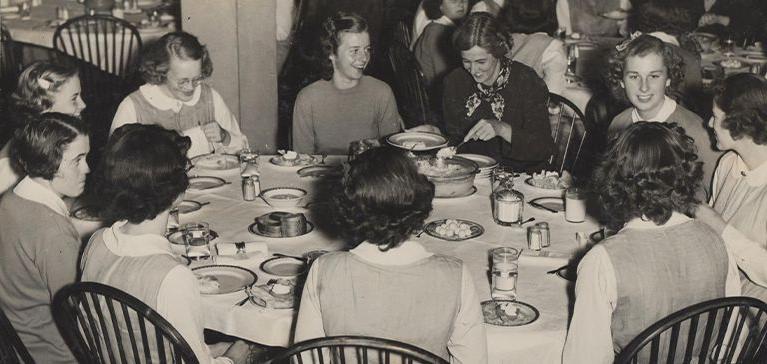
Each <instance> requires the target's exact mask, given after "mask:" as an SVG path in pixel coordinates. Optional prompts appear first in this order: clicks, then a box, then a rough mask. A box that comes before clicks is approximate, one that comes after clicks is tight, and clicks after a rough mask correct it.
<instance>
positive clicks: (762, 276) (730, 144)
mask: <svg viewBox="0 0 767 364" xmlns="http://www.w3.org/2000/svg"><path fill="white" fill-rule="evenodd" d="M713 113H714V116H712V117H711V119H710V120H709V127H710V128H712V129H714V134H715V135H716V140H717V146H718V147H719V149H722V150H726V151H727V152H726V153H725V154H724V156H722V158H721V159H720V160H719V164H718V165H717V167H716V172H715V173H714V182H713V193H712V196H711V199H710V200H709V205H710V207H709V205H701V206H700V208H699V211H698V216H699V218H701V219H702V220H703V221H705V222H706V223H708V224H709V225H710V226H711V227H712V228H713V229H714V230H715V231H716V232H717V233H718V234H719V235H721V236H722V238H723V239H724V241H725V243H726V244H727V246H728V247H729V248H730V249H731V250H732V251H733V252H735V255H736V258H737V261H738V267H740V269H741V270H742V271H743V272H744V273H745V274H746V276H747V277H746V276H743V277H742V281H743V294H744V295H747V296H752V297H756V298H759V299H761V300H767V81H765V79H764V78H762V77H759V76H757V75H753V74H748V73H745V74H738V75H733V76H730V77H728V78H727V79H726V80H725V81H724V83H723V84H722V88H721V89H720V90H719V91H718V92H717V94H716V95H715V96H714V106H713Z"/></svg>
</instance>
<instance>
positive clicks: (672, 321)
mask: <svg viewBox="0 0 767 364" xmlns="http://www.w3.org/2000/svg"><path fill="white" fill-rule="evenodd" d="M766 359H767V303H765V302H763V301H760V300H757V299H754V298H751V297H726V298H719V299H714V300H710V301H706V302H702V303H699V304H695V305H692V306H690V307H687V308H684V309H682V310H680V311H677V312H675V313H673V314H671V315H669V316H667V317H665V318H662V319H660V320H659V321H658V322H656V323H654V324H653V325H651V326H650V327H648V328H647V329H645V330H644V331H642V332H641V333H640V334H639V335H637V337H635V338H634V339H633V340H632V341H631V342H630V343H629V344H628V345H626V347H625V348H623V351H621V353H620V355H619V356H618V357H617V358H616V360H615V362H616V363H617V364H627V363H690V362H698V363H764V362H765V360H766Z"/></svg>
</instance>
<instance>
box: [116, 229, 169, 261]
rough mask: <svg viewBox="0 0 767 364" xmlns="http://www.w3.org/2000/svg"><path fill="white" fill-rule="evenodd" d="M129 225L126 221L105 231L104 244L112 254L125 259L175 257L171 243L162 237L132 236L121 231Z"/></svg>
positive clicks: (155, 235)
mask: <svg viewBox="0 0 767 364" xmlns="http://www.w3.org/2000/svg"><path fill="white" fill-rule="evenodd" d="M127 223H128V222H127V221H125V220H122V221H118V222H115V223H114V224H112V226H110V227H108V228H106V229H105V230H104V234H103V237H104V244H105V245H106V246H107V248H108V249H109V250H110V251H111V252H112V253H114V254H115V255H119V256H123V257H143V256H147V255H155V254H170V255H173V252H172V250H171V248H170V242H168V239H165V237H163V236H162V235H157V234H143V235H130V234H126V233H124V232H122V231H120V229H122V227H123V226H125V224H127Z"/></svg>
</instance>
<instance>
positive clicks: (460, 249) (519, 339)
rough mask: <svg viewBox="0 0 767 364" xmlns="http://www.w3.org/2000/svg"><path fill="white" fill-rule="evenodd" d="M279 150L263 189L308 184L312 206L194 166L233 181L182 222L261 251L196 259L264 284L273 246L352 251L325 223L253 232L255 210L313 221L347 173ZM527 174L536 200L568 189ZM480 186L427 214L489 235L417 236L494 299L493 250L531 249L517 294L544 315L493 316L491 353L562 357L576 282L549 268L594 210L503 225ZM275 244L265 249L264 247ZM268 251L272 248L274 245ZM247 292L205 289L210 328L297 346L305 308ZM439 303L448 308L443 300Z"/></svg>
mask: <svg viewBox="0 0 767 364" xmlns="http://www.w3.org/2000/svg"><path fill="white" fill-rule="evenodd" d="M270 158H271V156H260V157H259V159H258V164H259V171H260V187H261V189H262V190H264V189H267V188H271V187H298V188H301V189H304V190H306V191H307V192H308V196H307V199H306V200H305V201H304V202H305V203H306V204H307V205H308V206H306V207H295V208H280V209H275V208H272V207H271V206H269V205H268V204H267V203H266V202H265V201H264V200H263V199H261V198H256V199H255V200H253V201H245V200H243V198H242V191H241V183H240V180H241V177H240V174H239V170H238V169H235V170H230V171H210V170H208V171H206V170H202V169H197V168H193V169H192V170H191V171H190V175H192V176H218V177H220V178H222V179H224V180H225V181H226V182H231V183H227V184H224V185H222V186H219V187H216V188H211V189H206V190H201V191H191V190H190V191H187V193H186V196H185V199H187V200H194V201H197V202H200V203H203V204H204V205H203V206H202V208H201V209H199V210H197V211H195V212H190V213H186V214H182V215H181V216H180V218H179V220H180V223H181V224H184V223H193V222H207V223H209V225H210V229H211V230H214V231H215V232H217V235H218V237H217V238H215V239H214V240H213V241H212V244H217V243H227V242H245V246H248V244H249V243H251V242H253V243H255V244H253V245H252V246H258V247H261V248H262V249H258V250H256V249H253V251H251V252H249V253H246V254H245V255H242V254H240V255H239V256H224V255H218V256H214V258H213V259H211V260H207V261H206V260H203V261H196V262H193V263H192V267H193V268H194V267H198V266H201V265H208V264H218V265H236V266H240V267H244V268H247V269H250V270H252V271H253V272H254V273H256V275H257V276H258V279H257V282H256V284H257V285H261V284H265V283H266V282H267V281H269V280H270V279H272V278H276V277H274V276H272V275H270V274H268V273H266V272H264V271H262V270H261V269H260V266H261V263H262V262H263V261H265V260H266V259H269V258H272V257H273V254H274V253H278V254H286V255H292V256H302V255H303V254H305V253H306V252H308V251H312V250H327V251H334V250H342V249H348V248H349V247H348V246H346V245H345V243H344V241H342V240H340V239H338V238H335V237H334V235H336V234H333V232H332V231H324V230H323V229H322V227H321V226H320V224H317V228H315V229H313V230H312V231H311V232H309V233H307V234H305V235H302V236H297V237H291V238H271V237H264V236H260V235H256V234H254V233H251V232H250V231H249V229H248V227H249V226H250V225H251V224H253V223H254V222H255V218H256V217H258V216H260V215H263V214H266V213H269V212H274V211H287V212H301V213H304V214H305V215H306V217H307V219H308V221H310V222H313V221H319V219H320V218H321V217H322V216H321V215H323V211H327V205H326V204H325V203H324V202H323V201H326V200H327V196H326V194H327V192H323V191H327V188H324V187H322V186H328V185H329V184H333V183H340V182H339V180H332V179H331V180H326V179H322V178H317V177H300V176H299V175H298V174H297V171H298V170H299V169H300V168H299V167H281V166H277V165H274V164H272V163H270V162H269V159H270ZM345 160H346V157H345V156H343V157H342V156H330V157H328V158H327V164H331V165H332V164H341V163H342V162H343V161H345ZM525 177H526V176H525V175H520V176H519V177H516V179H515V187H514V188H515V189H517V190H518V191H520V192H521V193H523V194H524V196H525V199H526V200H527V201H528V202H529V201H530V200H531V199H534V198H538V197H546V196H553V197H561V196H562V191H561V190H545V189H539V188H537V187H533V186H531V185H528V184H527V183H525V182H524V181H525ZM475 186H476V188H477V191H476V193H474V194H472V195H470V196H466V197H460V198H436V199H434V201H433V207H434V208H433V211H432V213H431V215H430V216H429V218H428V219H427V222H428V221H433V220H438V219H445V218H457V219H464V220H470V221H473V222H476V223H478V224H480V225H482V227H483V228H484V233H482V234H481V235H479V236H477V237H475V238H472V239H468V240H463V241H446V240H442V239H439V238H435V237H432V236H430V235H428V234H421V235H419V236H418V237H415V236H414V237H413V238H414V239H415V240H416V241H418V242H419V243H421V244H423V245H424V246H425V247H426V249H427V250H429V251H431V252H434V253H439V254H444V255H449V256H454V257H457V258H460V259H462V260H463V261H464V262H465V263H466V264H467V266H468V268H469V271H470V272H471V275H472V278H473V281H474V285H475V287H476V289H477V292H478V295H479V297H480V299H481V300H483V301H484V300H489V299H490V282H489V279H488V277H489V274H488V269H489V266H488V251H489V250H490V249H493V248H496V247H501V246H509V247H514V248H518V249H524V250H523V252H522V255H521V256H520V260H519V278H518V283H517V293H518V300H519V301H522V302H525V303H528V304H530V305H532V306H533V307H535V308H536V309H537V311H538V312H539V314H540V315H539V317H538V318H537V319H536V320H535V321H533V322H532V323H530V324H527V325H524V326H517V327H501V326H493V325H489V324H485V328H486V331H487V343H488V348H487V349H488V353H489V359H490V362H491V363H512V362H513V363H559V362H560V361H561V352H562V348H563V346H564V342H565V337H566V333H567V324H568V318H569V317H570V315H571V310H572V304H573V302H574V299H573V288H574V287H573V286H574V283H572V282H569V281H567V280H565V279H563V278H560V277H559V276H558V275H556V274H551V273H548V272H550V271H552V270H554V269H557V268H559V267H562V266H564V265H566V264H568V261H569V260H570V259H571V258H572V257H573V256H577V255H578V254H577V253H578V251H579V248H584V246H579V244H578V242H577V240H576V233H578V232H581V233H586V234H591V233H593V232H595V231H598V230H599V226H598V224H597V222H596V221H594V220H593V219H592V218H590V217H587V218H586V221H584V222H581V223H569V222H566V221H565V218H564V212H556V213H555V212H550V211H547V210H543V209H539V208H535V207H533V206H531V205H529V204H527V203H526V204H525V206H524V209H523V215H524V218H525V219H528V218H530V217H533V218H535V221H534V222H530V223H527V224H525V225H523V226H522V227H516V226H513V227H507V226H501V225H498V224H496V223H495V222H494V221H493V218H492V212H491V205H490V190H491V187H490V182H489V180H488V179H487V177H485V178H479V179H476V180H475ZM543 221H545V222H548V223H549V227H550V231H551V238H550V240H551V245H550V246H549V247H547V248H544V249H542V250H540V251H532V250H529V249H527V234H526V228H527V227H528V226H532V225H533V224H534V223H535V222H543ZM264 248H266V249H264ZM265 250H268V251H265ZM245 298H247V294H246V293H245V292H244V290H243V291H238V292H235V293H229V294H224V295H213V294H211V295H203V304H204V306H205V307H204V308H205V310H204V311H205V327H206V328H209V329H212V330H215V331H219V332H222V333H225V334H228V335H232V336H236V337H241V338H244V339H247V340H251V341H254V342H258V343H261V344H264V345H271V346H289V345H290V344H291V343H292V332H293V329H294V326H295V322H294V321H295V318H296V314H297V308H295V309H271V308H264V307H261V306H259V305H256V304H254V303H250V302H248V303H246V304H244V305H241V306H239V305H237V303H238V302H241V301H243V299H245ZM435 309H439V307H435Z"/></svg>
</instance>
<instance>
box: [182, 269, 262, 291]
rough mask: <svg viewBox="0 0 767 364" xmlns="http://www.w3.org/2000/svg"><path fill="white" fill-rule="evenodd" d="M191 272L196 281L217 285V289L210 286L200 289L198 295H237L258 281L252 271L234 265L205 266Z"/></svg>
mask: <svg viewBox="0 0 767 364" xmlns="http://www.w3.org/2000/svg"><path fill="white" fill-rule="evenodd" d="M192 271H193V272H194V274H195V275H197V277H198V280H200V279H205V280H207V281H208V282H211V281H213V282H216V283H217V284H218V288H217V289H213V287H210V286H208V287H200V293H202V294H204V295H224V294H230V293H237V292H239V291H241V290H243V289H245V287H249V286H250V285H252V284H253V283H256V280H258V276H257V275H256V273H254V272H253V271H252V270H250V269H246V268H242V267H238V266H234V265H206V266H202V267H197V268H193V269H192Z"/></svg>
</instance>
